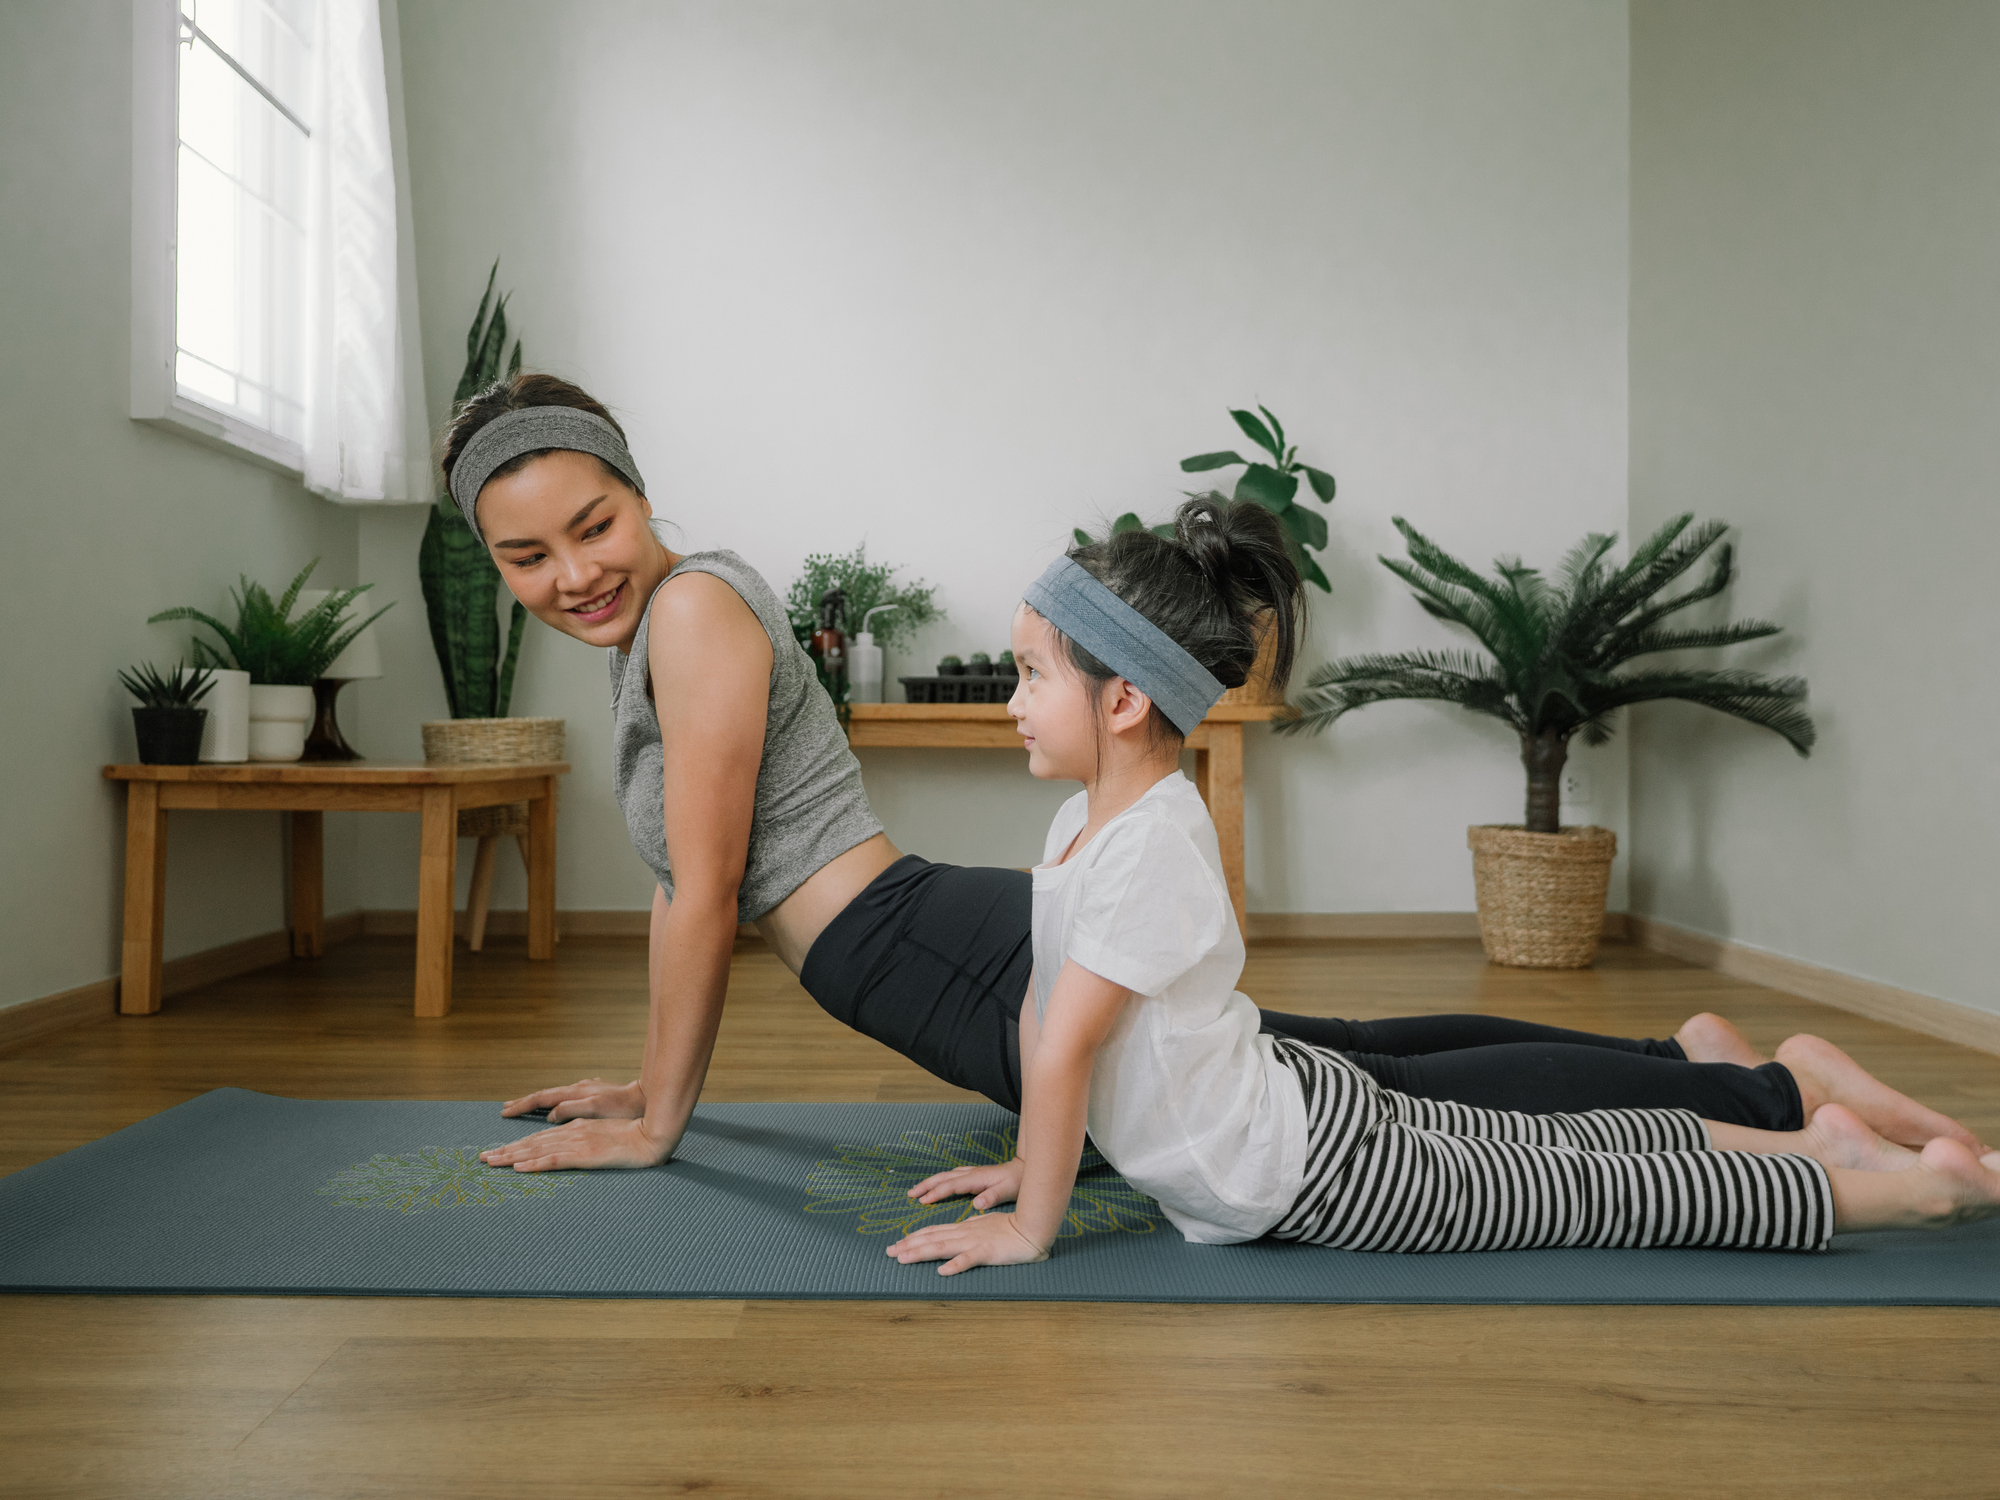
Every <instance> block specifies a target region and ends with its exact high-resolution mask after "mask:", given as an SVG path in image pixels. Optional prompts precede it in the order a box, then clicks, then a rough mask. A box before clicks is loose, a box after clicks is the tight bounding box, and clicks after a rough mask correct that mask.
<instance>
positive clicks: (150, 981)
mask: <svg viewBox="0 0 2000 1500" xmlns="http://www.w3.org/2000/svg"><path fill="white" fill-rule="evenodd" d="M126 785H127V788H128V789H127V791H126V793H125V944H124V951H123V953H122V954H121V955H120V959H119V975H118V1009H119V1010H120V1011H121V1012H122V1013H123V1014H125V1015H128V1016H150V1015H151V1014H152V1013H153V1012H154V1011H156V1010H158V1009H159V1008H160V944H161V940H162V937H163V929H164V927H165V925H166V917H167V814H166V810H165V809H164V808H162V807H161V806H160V784H159V783H158V782H157V781H133V782H128V783H127V784H126Z"/></svg>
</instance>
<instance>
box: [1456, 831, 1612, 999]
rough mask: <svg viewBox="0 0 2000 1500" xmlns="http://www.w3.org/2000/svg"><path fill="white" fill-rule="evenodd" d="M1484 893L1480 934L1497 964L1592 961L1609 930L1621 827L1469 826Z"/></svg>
mask: <svg viewBox="0 0 2000 1500" xmlns="http://www.w3.org/2000/svg"><path fill="white" fill-rule="evenodd" d="M1465 841H1466V843H1467V844H1468V845H1469V846H1470V847H1471V849H1472V880H1473V884H1474V886H1475V887H1476V888H1477V890H1478V893H1479V940H1480V942H1481V943H1483V944H1484V945H1485V948H1486V956H1487V957H1488V958H1489V959H1491V960H1492V961H1493V962H1494V963H1496V964H1507V965H1510V966H1512V967H1514V968H1517V969H1587V968H1589V967H1590V965H1591V962H1592V961H1593V960H1594V959H1595V958H1596V957H1597V940H1598V938H1599V936H1600V935H1602V933H1603V931H1604V894H1605V892H1606V890H1608V889H1609V888H1610V885H1611V860H1612V858H1613V856H1615V855H1616V854H1617V853H1618V835H1617V834H1615V833H1613V832H1612V831H1611V830H1610V829H1608V828H1592V827H1575V826H1572V827H1566V828H1564V829H1563V830H1562V832H1560V833H1530V832H1528V831H1527V829H1525V828H1523V827H1521V826H1520V825H1519V824H1518V823H1516V824H1498V823H1486V824H1475V825H1474V826H1473V827H1471V828H1469V829H1467V830H1466V835H1465Z"/></svg>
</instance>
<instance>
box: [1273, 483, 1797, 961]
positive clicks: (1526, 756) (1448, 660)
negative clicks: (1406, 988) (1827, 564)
mask: <svg viewBox="0 0 2000 1500" xmlns="http://www.w3.org/2000/svg"><path fill="white" fill-rule="evenodd" d="M1395 522H1396V529H1397V530H1398V531H1400V532H1402V534H1403V539H1404V541H1405V542H1407V543H1408V544H1409V552H1410V557H1409V561H1408V562H1404V561H1402V560H1401V559H1397V558H1388V557H1384V558H1381V559H1379V561H1380V562H1381V564H1382V566H1383V567H1385V568H1387V569H1388V570H1389V571H1390V572H1391V573H1394V574H1395V575H1396V576H1397V577H1398V578H1400V579H1402V580H1403V582H1404V583H1406V584H1408V585H1409V586H1410V589H1411V591H1412V592H1413V593H1414V594H1415V595H1416V597H1417V603H1418V604H1420V605H1422V606H1423V608H1424V609H1425V611H1426V612H1428V613H1429V614H1431V615H1432V616H1434V617H1435V618H1437V619H1440V620H1443V621H1445V622H1446V623H1447V624H1451V625H1456V626H1458V627H1460V628H1461V629H1463V630H1466V631H1468V632H1469V633H1470V634H1471V635H1472V636H1473V637H1474V638H1475V639H1476V640H1477V641H1478V642H1479V644H1480V645H1481V646H1483V647H1485V648H1486V652H1487V653H1488V654H1487V655H1483V656H1482V655H1480V654H1478V653H1475V652H1469V651H1404V652H1397V653H1395V654H1393V655H1371V656H1352V657H1348V658H1347V659H1345V660H1343V661H1336V662H1329V663H1327V664H1326V665H1325V666H1322V667H1316V668H1314V669H1313V671H1312V673H1311V675H1310V676H1308V677H1307V678H1306V684H1305V690H1304V691H1303V692H1302V693H1301V694H1300V695H1299V700H1298V707H1299V709H1300V711H1301V712H1300V716H1299V717H1298V718H1297V719H1296V720H1294V721H1292V722H1290V723H1286V724H1280V725H1279V726H1278V728H1279V732H1280V733H1285V732H1291V731H1299V730H1305V731H1313V730H1321V729H1325V728H1326V727H1327V726H1328V725H1330V724H1332V723H1333V721H1334V720H1336V719H1338V718H1339V717H1340V716H1341V715H1342V714H1345V713H1350V712H1352V711H1353V710H1354V709H1357V708H1366V707H1367V706H1368V705H1369V704H1371V703H1389V702H1394V701H1397V700H1402V699H1429V700H1431V701H1433V702H1440V703H1455V704H1457V705H1458V706H1459V707H1461V708H1466V709H1470V710H1472V711H1473V712H1474V713H1480V714H1487V715H1490V716H1491V717H1493V718H1496V719H1498V720H1500V721H1501V722H1502V723H1504V724H1505V725H1506V726H1507V727H1508V728H1509V729H1511V730H1513V731H1514V733H1515V735H1516V736H1518V738H1519V740H1520V745H1521V764H1522V768H1523V770H1525V771H1526V773H1527V793H1528V795H1527V804H1526V808H1525V816H1524V817H1523V819H1522V821H1521V822H1519V823H1511V824H1480V825H1477V826H1475V827H1473V828H1471V829H1469V830H1467V836H1466V841H1467V843H1469V844H1470V845H1471V847H1472V852H1473V860H1472V866H1473V882H1474V885H1475V887H1476V889H1477V894H1478V903H1479V935H1480V939H1481V941H1482V942H1484V944H1485V946H1486V954H1487V957H1488V958H1490V959H1491V960H1492V961H1493V962H1495V963H1501V964H1510V965H1514V966H1516V967H1520V968H1548V969H1581V968H1588V967H1589V965H1590V963H1591V961H1592V960H1593V959H1594V958H1595V957H1596V955H1597V939H1598V934H1599V933H1600V932H1602V931H1603V928H1604V897H1605V891H1606V888H1607V886H1608V885H1609V883H1610V879H1611V861H1612V858H1613V856H1614V855H1616V853H1617V852H1618V839H1617V836H1616V835H1615V834H1614V833H1612V831H1611V830H1610V829H1608V828H1592V827H1574V826H1572V827H1564V826H1562V823H1561V808H1562V772H1563V764H1564V762H1565V761H1566V760H1567V759H1568V756H1569V745H1570V740H1571V738H1572V737H1576V736H1580V737H1581V738H1582V740H1583V742H1584V743H1585V744H1586V745H1601V744H1603V743H1604V742H1605V741H1606V740H1608V739H1610V738H1611V731H1612V725H1613V722H1614V716H1615V715H1616V714H1617V712H1618V710H1619V709H1621V708H1625V707H1628V706H1630V705H1632V704H1636V703H1653V702H1658V701H1660V700H1662V699H1675V700H1678V701H1680V702H1682V703H1695V704H1699V705H1701V706H1702V707H1704V708H1712V709H1715V710H1716V711H1717V712H1718V713H1725V714H1728V715H1730V716H1731V717H1732V718H1737V719H1742V720H1744V721H1746V722H1747V723H1751V724H1755V725H1757V726H1758V727H1760V728H1763V729H1768V730H1770V731H1772V732H1773V733H1774V734H1776V735H1778V736H1779V737H1781V738H1782V739H1784V740H1785V742H1786V743H1788V744H1789V745H1790V746H1791V747H1792V749H1794V750H1795V751H1797V752H1798V753H1799V754H1800V755H1801V756H1804V755H1807V754H1809V753H1810V752H1811V750H1812V747H1813V740H1814V737H1815V731H1814V729H1813V722H1812V719H1811V717H1810V716H1808V714H1807V713H1806V710H1805V708H1804V703H1805V698H1806V684H1805V683H1804V681H1802V680H1801V679H1799V678H1797V677H1779V678H1770V677H1766V676H1764V675H1762V674H1761V673H1758V672H1747V671H1743V670H1741V669H1739V668H1723V669H1720V670H1716V669H1704V668H1697V667H1686V666H1681V665H1678V664H1676V665H1673V666H1653V667H1647V666H1634V665H1633V663H1634V662H1635V661H1636V660H1637V659H1638V658H1641V657H1646V656H1654V655H1657V654H1659V653H1662V652H1675V653H1678V652H1683V651H1700V650H1707V649H1710V648H1712V647H1717V646H1732V645H1735V644H1737V643H1738V642H1741V641H1754V640H1760V639H1762V638H1764V637H1766V636H1773V635H1777V634H1778V633H1779V631H1780V629H1781V628H1782V627H1780V626H1777V625H1773V624H1771V623H1770V622H1768V621H1765V620H1739V621H1736V622H1735V623H1733V624H1722V625H1714V626H1701V625H1697V626H1692V627H1678V628H1674V627H1669V626H1668V625H1667V623H1666V622H1667V621H1668V619H1669V618H1670V617H1671V616H1673V615H1675V614H1677V613H1679V612H1680V611H1681V610H1684V609H1686V608H1688V607H1689V606H1690V605H1693V604H1698V603H1700V602H1702V601H1703V600H1705V599H1713V598H1714V597H1715V596H1716V595H1718V594H1720V593H1721V592H1722V591H1723V590H1724V589H1726V588H1728V587H1729V581H1730V579H1731V577H1732V576H1733V572H1732V568H1733V554H1732V551H1731V549H1730V548H1729V547H1728V546H1727V545H1724V546H1722V547H1720V548H1716V544H1717V543H1718V542H1720V541H1721V540H1722V536H1723V534H1724V533H1725V532H1726V531H1727V530H1728V529H1729V528H1728V524H1727V523H1726V522H1722V521H1708V522H1705V523H1703V524H1702V525H1700V526H1695V525H1694V517H1693V516H1692V515H1683V516H1677V517H1675V518H1674V519H1673V520H1671V521H1669V522H1667V523H1666V525H1664V526H1662V527H1661V528H1660V529H1659V530H1658V531H1656V532H1654V533H1653V534H1652V535H1651V536H1650V537H1648V538H1647V539H1646V540H1645V541H1643V542H1641V543H1640V544H1639V545H1638V546H1637V547H1636V548H1635V549H1634V550H1633V553H1632V556H1631V559H1630V560H1629V561H1627V562H1626V563H1624V564H1623V565H1622V566H1619V565H1616V564H1613V563H1610V562H1607V561H1606V558H1607V557H1608V556H1609V555H1610V552H1611V549H1612V547H1613V546H1614V545H1615V544H1616V542H1617V540H1618V539H1617V537H1616V536H1609V535H1604V534H1601V533H1598V534H1593V535H1590V536H1587V537H1585V538H1584V539H1583V540H1582V541H1581V542H1579V543H1578V544H1577V545H1576V546H1575V547H1573V548H1571V549H1570V551H1569V554H1568V555H1567V556H1566V557H1564V559H1563V561H1562V565H1561V567H1560V568H1559V569H1558V570H1557V573H1556V576H1555V577H1554V578H1546V577H1544V576H1543V575H1542V573H1541V572H1540V571H1539V570H1537V569H1535V568H1529V567H1524V566H1523V565H1522V563H1521V562H1520V560H1519V559H1518V558H1501V559H1500V560H1499V561H1498V562H1497V563H1495V565H1494V576H1492V577H1487V576H1485V575H1483V574H1481V573H1478V572H1476V571H1474V570H1473V569H1472V568H1469V567H1467V566H1466V565H1465V564H1464V563H1462V562H1460V561H1459V560H1458V559H1457V558H1455V557H1453V556H1452V555H1451V554H1450V553H1449V552H1446V551H1445V550H1444V549H1443V548H1442V547H1439V546H1437V545H1436V544H1435V543H1433V542H1432V541H1431V540H1430V539H1429V538H1427V537H1425V536H1423V535H1421V534H1420V533H1418V532H1417V530H1416V529H1415V528H1414V527H1412V526H1411V525H1410V524H1409V523H1408V522H1406V521H1404V520H1403V519H1402V518H1401V517H1400V516H1398V517H1396V518H1395ZM1690 528H1692V529H1690ZM1712 548H1714V549H1716V550H1715V552H1714V556H1713V558H1712V559H1711V560H1710V563H1709V569H1708V576H1707V577H1706V578H1704V579H1702V580H1701V581H1700V582H1699V583H1696V584H1694V585H1693V586H1692V587H1690V588H1686V589H1683V590H1682V591H1681V592H1680V593H1678V594H1674V595H1671V596H1670V597H1667V598H1661V597H1660V596H1661V594H1662V593H1664V592H1665V591H1666V589H1667V588H1669V587H1670V586H1671V585H1672V584H1673V583H1674V581H1675V580H1676V579H1678V578H1680V577H1681V575H1682V574H1684V573H1686V572H1687V571H1688V570H1689V569H1691V568H1692V567H1694V566H1695V564H1696V563H1698V562H1699V561H1701V559H1702V557H1703V556H1704V555H1705V554H1707V553H1708V552H1709V551H1710V550H1711V549H1712Z"/></svg>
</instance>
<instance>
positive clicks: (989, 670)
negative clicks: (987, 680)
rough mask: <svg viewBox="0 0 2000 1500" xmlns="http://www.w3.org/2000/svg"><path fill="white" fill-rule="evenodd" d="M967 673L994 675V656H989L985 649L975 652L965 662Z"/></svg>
mask: <svg viewBox="0 0 2000 1500" xmlns="http://www.w3.org/2000/svg"><path fill="white" fill-rule="evenodd" d="M965 675H966V676H968V677H991V676H992V675H993V658H992V657H990V656H988V655H987V654H986V653H985V652H984V651H975V652H973V653H972V655H971V657H970V658H969V659H968V660H967V661H966V663H965Z"/></svg>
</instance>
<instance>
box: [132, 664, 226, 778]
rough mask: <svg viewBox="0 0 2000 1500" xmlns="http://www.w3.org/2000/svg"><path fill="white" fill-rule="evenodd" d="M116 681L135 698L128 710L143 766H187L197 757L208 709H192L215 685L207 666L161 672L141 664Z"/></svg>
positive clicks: (199, 752) (153, 667) (212, 675)
mask: <svg viewBox="0 0 2000 1500" xmlns="http://www.w3.org/2000/svg"><path fill="white" fill-rule="evenodd" d="M118 680H119V681H120V682H122V683H124V684H125V691H126V692H128V693H130V694H131V695H132V696H133V697H134V698H137V699H138V700H139V706H138V707H136V708H134V709H133V710H132V731H133V733H134V734H135V735H137V736H138V740H139V763H140V764H141V765H147V766H191V765H193V764H194V763H195V762H196V760H198V759H199V758H200V756H201V731H202V726H203V725H204V724H205V723H206V722H207V721H208V710H207V709H205V708H200V707H197V705H198V704H199V703H200V702H201V700H202V699H203V698H206V697H207V696H208V693H209V689H211V688H213V687H214V686H215V675H214V673H213V672H211V671H210V670H209V669H208V668H206V667H193V668H190V667H188V666H187V665H186V664H184V663H183V664H180V665H176V666H175V667H174V669H173V671H171V672H169V673H166V674H164V675H163V674H162V673H161V672H160V670H159V669H158V668H157V667H155V666H154V665H153V664H152V663H151V662H141V663H140V664H139V665H138V666H136V667H134V668H133V669H132V670H131V671H129V672H120V673H119V674H118Z"/></svg>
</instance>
